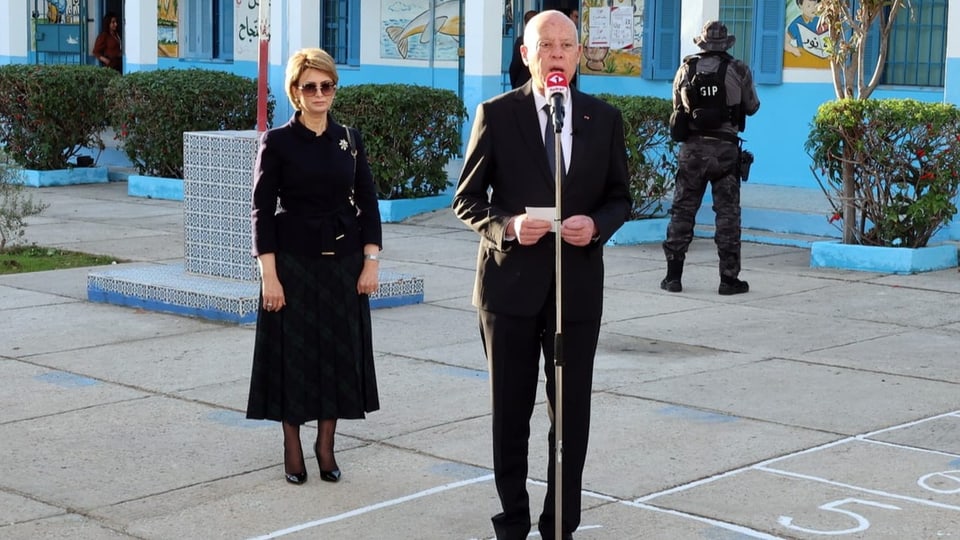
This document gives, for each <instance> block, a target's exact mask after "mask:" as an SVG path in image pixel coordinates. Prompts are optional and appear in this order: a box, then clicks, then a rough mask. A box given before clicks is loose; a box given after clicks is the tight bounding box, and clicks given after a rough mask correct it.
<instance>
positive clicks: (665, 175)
mask: <svg viewBox="0 0 960 540" xmlns="http://www.w3.org/2000/svg"><path fill="white" fill-rule="evenodd" d="M597 97H599V98H600V99H602V100H604V101H606V102H607V103H609V104H611V105H613V106H614V107H616V108H618V109H620V112H621V113H622V114H623V130H624V140H625V142H626V145H627V170H628V171H629V173H630V195H631V197H632V198H633V208H632V209H631V212H630V219H643V218H650V217H657V216H660V215H662V214H663V201H664V199H665V198H666V197H667V196H669V195H670V194H671V193H672V192H673V185H674V179H675V175H676V169H677V152H678V150H679V146H678V145H677V143H675V142H674V141H673V139H671V138H670V113H671V112H672V110H673V104H672V103H671V101H670V100H669V99H663V98H655V97H649V96H618V95H614V94H598V95H597Z"/></svg>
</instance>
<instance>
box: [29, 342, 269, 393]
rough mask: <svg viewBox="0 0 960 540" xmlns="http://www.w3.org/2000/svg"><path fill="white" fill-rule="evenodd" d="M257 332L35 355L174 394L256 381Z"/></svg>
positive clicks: (36, 360)
mask: <svg viewBox="0 0 960 540" xmlns="http://www.w3.org/2000/svg"><path fill="white" fill-rule="evenodd" d="M253 338H254V335H253V329H252V328H244V327H240V326H227V327H224V328H199V329H197V331H195V332H191V333H177V334H176V335H166V336H160V337H156V338H145V339H138V340H136V341H133V342H121V343H112V344H105V345H102V346H100V347H95V348H84V349H78V350H71V351H65V352H60V353H52V354H44V355H39V356H34V357H32V358H31V359H30V361H31V362H34V363H38V364H42V365H45V366H49V367H51V368H55V369H62V370H67V371H71V372H74V373H82V374H84V375H86V376H88V377H92V378H96V379H100V380H109V381H111V382H113V383H116V384H121V385H124V386H130V387H135V388H142V389H144V390H148V391H150V392H153V393H158V394H173V393H177V392H183V391H187V390H190V389H193V388H197V387H200V386H206V385H212V384H217V383H222V382H224V381H231V380H237V379H247V380H249V377H250V366H251V358H252V351H253V341H254V339H253Z"/></svg>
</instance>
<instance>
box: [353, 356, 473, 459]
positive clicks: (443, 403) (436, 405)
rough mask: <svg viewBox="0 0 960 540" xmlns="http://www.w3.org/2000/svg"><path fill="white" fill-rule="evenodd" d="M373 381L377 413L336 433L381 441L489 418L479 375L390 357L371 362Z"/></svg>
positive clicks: (468, 370) (454, 367)
mask: <svg viewBox="0 0 960 540" xmlns="http://www.w3.org/2000/svg"><path fill="white" fill-rule="evenodd" d="M377 381H378V386H379V390H380V406H381V410H380V411H377V412H374V413H371V414H369V415H368V416H367V419H366V420H365V421H363V422H350V423H345V424H344V425H343V426H340V425H339V424H338V429H339V430H340V432H341V433H344V434H346V435H351V436H354V437H358V438H361V439H369V440H383V439H387V438H392V437H396V436H400V435H405V434H409V433H416V432H418V431H421V430H424V429H429V428H432V427H435V426H440V425H445V424H449V423H454V422H456V421H458V420H461V419H463V418H475V417H480V416H487V415H489V414H490V398H489V389H490V386H489V382H488V380H487V373H486V371H485V370H484V371H479V370H472V369H465V368H460V367H456V366H450V365H442V364H436V363H433V362H424V361H420V360H414V359H410V358H402V357H399V356H393V355H390V356H385V357H380V358H378V359H377ZM436 388H444V391H443V392H437V391H435V390H434V389H436ZM424 408H426V411H424ZM424 412H426V413H428V414H423V413H424Z"/></svg>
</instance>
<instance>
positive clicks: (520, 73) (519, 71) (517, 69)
mask: <svg viewBox="0 0 960 540" xmlns="http://www.w3.org/2000/svg"><path fill="white" fill-rule="evenodd" d="M536 14H537V12H536V11H534V10H530V11H528V12H526V13H524V14H523V26H524V28H526V26H527V23H528V22H530V19H532V18H533V16H534V15H536ZM524 31H526V30H524ZM521 45H523V34H520V36H518V37H517V41H516V42H514V44H513V57H512V58H511V60H510V87H511V88H520V87H521V86H523V84H524V83H526V82H527V81H529V80H530V70H529V69H527V66H526V64H524V63H523V58H522V57H521V56H520V46H521Z"/></svg>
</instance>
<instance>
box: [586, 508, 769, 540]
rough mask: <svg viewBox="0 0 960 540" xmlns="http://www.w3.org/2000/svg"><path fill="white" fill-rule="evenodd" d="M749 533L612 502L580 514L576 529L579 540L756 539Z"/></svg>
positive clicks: (722, 524)
mask: <svg viewBox="0 0 960 540" xmlns="http://www.w3.org/2000/svg"><path fill="white" fill-rule="evenodd" d="M757 537H758V536H754V535H752V534H751V531H750V530H748V529H746V528H745V527H742V526H740V525H737V524H732V523H726V522H723V521H721V520H714V519H709V518H704V517H702V516H699V515H695V514H681V513H679V512H671V511H667V510H664V509H661V508H656V507H653V506H649V505H642V504H634V503H631V502H629V501H626V502H611V503H607V504H604V505H602V506H599V507H596V508H591V509H588V510H586V511H584V512H583V517H582V524H581V526H580V529H578V530H577V535H576V538H577V539H578V540H581V539H582V540H622V539H625V538H643V539H644V540H676V539H678V538H691V539H692V538H703V539H708V540H734V539H743V540H745V539H747V538H757Z"/></svg>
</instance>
